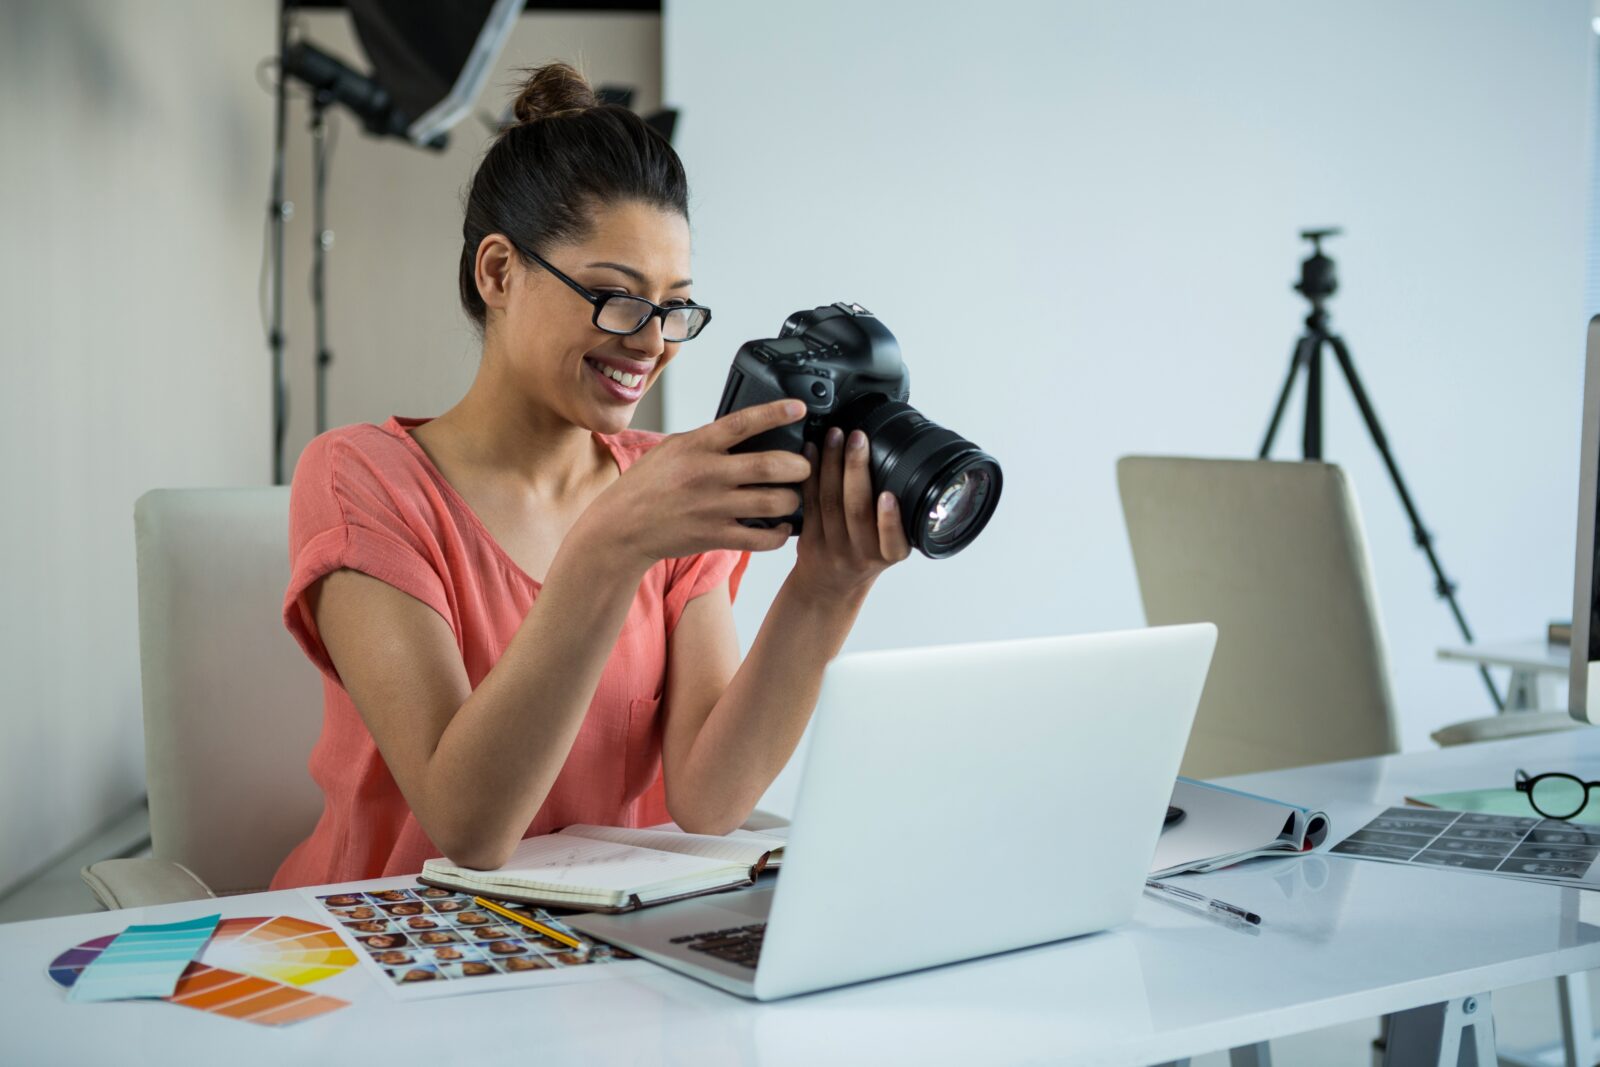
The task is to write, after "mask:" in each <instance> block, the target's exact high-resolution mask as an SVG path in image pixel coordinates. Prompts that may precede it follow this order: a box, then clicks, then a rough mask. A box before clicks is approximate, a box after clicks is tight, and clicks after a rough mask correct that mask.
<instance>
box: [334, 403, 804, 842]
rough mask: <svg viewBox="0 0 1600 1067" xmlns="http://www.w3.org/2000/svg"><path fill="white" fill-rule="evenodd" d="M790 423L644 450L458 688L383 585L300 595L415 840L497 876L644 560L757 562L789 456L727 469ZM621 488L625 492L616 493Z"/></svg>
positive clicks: (550, 774) (426, 623) (429, 620)
mask: <svg viewBox="0 0 1600 1067" xmlns="http://www.w3.org/2000/svg"><path fill="white" fill-rule="evenodd" d="M803 411H804V409H803V408H800V410H799V412H794V411H793V409H789V410H788V411H785V410H783V406H782V405H781V404H773V405H768V406H767V407H766V408H752V409H747V410H746V411H743V412H735V413H734V415H730V416H727V417H726V418H724V419H722V420H719V421H718V422H717V423H713V424H712V425H711V426H708V427H704V428H702V429H701V430H698V431H695V432H694V433H691V434H685V435H681V436H680V437H679V438H676V439H671V440H669V441H667V442H664V443H663V444H662V445H660V446H658V447H657V448H656V449H655V450H653V451H652V452H651V453H650V454H648V455H646V456H645V457H643V458H642V459H641V460H640V461H639V462H638V463H637V464H635V465H634V466H633V467H632V468H630V469H629V471H628V473H627V474H625V475H624V476H623V477H622V478H621V479H619V480H618V481H617V482H616V483H614V484H613V485H612V486H611V487H610V488H609V489H607V490H606V492H605V493H602V494H601V496H600V497H599V498H597V499H596V501H595V502H594V504H592V505H590V507H589V508H588V510H586V511H585V512H584V513H583V515H582V516H580V517H579V520H578V522H577V523H576V524H575V525H574V526H573V529H572V530H571V532H570V533H569V534H568V535H567V537H566V539H565V540H564V541H563V542H562V544H561V547H560V549H558V550H557V552H556V556H555V559H554V561H553V562H552V563H551V565H550V570H549V573H548V574H547V575H546V578H545V582H544V585H543V587H542V588H541V590H540V593H539V596H538V597H537V599H536V600H535V601H534V604H533V607H532V608H531V609H530V610H529V611H528V614H527V616H526V617H525V618H524V619H523V621H522V624H521V625H520V626H519V627H518V629H517V632H516V634H515V635H514V636H513V638H512V640H511V643H510V644H509V645H508V646H507V648H506V651H505V652H504V654H503V655H502V656H501V657H500V659H499V661H498V662H497V663H496V664H495V665H494V667H493V668H491V669H490V671H489V672H488V674H487V675H485V676H484V678H483V680H482V681H481V682H480V683H479V685H478V687H477V688H476V689H473V688H472V687H471V685H470V683H469V681H468V679H467V675H466V668H465V666H464V665H463V663H462V661H461V655H460V652H459V650H458V649H457V647H456V643H455V637H454V635H453V634H452V633H451V631H450V628H449V626H448V625H447V624H446V623H445V621H444V620H443V619H441V618H440V617H439V616H438V615H437V614H436V613H435V612H434V611H433V610H432V609H431V608H428V607H427V606H425V605H423V604H422V603H421V602H420V601H417V600H414V599H412V598H411V597H410V596H408V595H407V594H405V593H402V592H400V591H399V590H397V589H394V588H393V587H391V586H388V585H386V584H384V583H383V582H380V581H378V580H377V579H375V578H371V577H369V576H367V575H364V574H359V573H356V572H353V571H338V572H335V573H334V574H331V575H329V576H328V577H327V578H324V579H323V580H322V581H321V582H320V583H318V585H317V586H316V587H315V588H313V589H312V590H309V591H308V593H307V596H308V598H309V599H310V606H311V609H312V615H313V618H314V620H315V622H316V626H317V630H318V633H319V634H320V636H321V639H322V642H323V645H324V646H325V647H326V648H327V650H328V655H329V657H330V658H331V659H332V661H333V664H334V666H335V668H336V669H337V670H338V672H339V677H340V680H341V681H342V682H343V683H344V686H345V689H346V690H347V691H348V692H349V693H350V697H351V699H352V700H353V701H354V703H355V705H356V708H357V709H358V710H359V711H360V713H361V716H362V719H363V721H364V722H365V723H366V725H367V728H368V730H369V731H371V733H372V736H373V740H374V741H375V742H376V743H377V746H378V751H379V752H380V753H381V754H382V756H383V759H384V762H385V764H386V765H387V766H388V768H389V770H390V773H392V774H393V775H394V778H395V781H396V783H397V784H398V785H399V787H400V791H401V793H402V794H404V796H405V798H406V802H407V804H408V805H410V807H411V810H412V811H413V812H414V813H415V814H416V816H417V820H418V822H419V823H421V825H422V829H423V831H424V832H425V833H426V834H427V835H428V838H429V840H431V841H432V842H433V843H434V844H435V845H437V846H438V847H439V848H440V849H441V850H442V851H443V852H444V853H445V854H446V855H447V856H449V857H450V858H451V859H452V860H453V861H455V862H457V863H459V864H461V865H463V866H468V867H479V868H490V867H497V866H499V865H500V864H501V863H503V862H504V861H505V858H506V856H508V855H509V854H510V852H511V850H512V849H513V848H514V847H515V846H516V843H517V841H518V840H519V839H520V838H521V837H522V834H523V833H524V832H525V831H526V829H527V827H528V824H529V823H530V822H532V821H533V818H534V816H535V815H536V814H537V813H538V810H539V808H540V807H541V806H542V805H543V803H544V800H545V798H546V796H548V795H549V792H550V788H551V786H552V785H554V783H555V780H556V776H557V775H558V774H559V772H560V770H561V767H562V764H564V763H565V762H566V758H567V754H568V752H569V751H570V750H571V748H572V743H573V740H574V739H575V738H576V737H577V734H578V731H579V729H580V727H581V726H582V724H583V717H584V714H585V713H586V711H587V710H588V707H589V704H590V702H591V700H592V699H593V697H594V692H595V689H596V687H597V686H598V685H599V681H600V676H601V674H602V672H603V671H604V669H605V664H606V661H607V659H609V657H610V655H611V650H612V648H613V647H614V646H615V644H616V640H617V635H618V634H619V633H620V632H621V629H622V624H623V622H624V620H625V619H626V618H627V613H628V608H629V605H630V604H631V603H632V601H633V596H634V593H635V592H636V591H637V589H638V586H639V581H640V580H641V578H642V577H643V576H644V573H645V571H646V570H648V569H649V567H650V566H652V565H653V564H654V563H655V561H656V560H658V559H662V558H666V557H668V556H687V555H692V554H694V553H696V552H701V551H705V550H707V549H709V548H722V547H727V548H744V549H751V550H763V549H770V548H775V547H777V546H779V545H781V544H782V543H783V541H784V540H785V538H786V536H787V531H786V530H776V531H772V530H753V529H747V528H746V527H743V526H741V525H739V524H738V522H737V517H738V516H740V515H773V516H778V515H785V514H787V513H788V512H789V511H791V510H793V507H794V503H795V500H796V495H795V493H794V492H793V491H792V490H786V489H760V490H757V489H746V488H743V487H744V486H748V485H751V484H754V483H763V482H764V483H772V482H780V481H784V480H789V481H799V480H800V479H801V478H803V477H804V471H803V470H800V471H797V470H796V468H795V466H794V464H799V465H800V467H802V468H804V467H805V464H804V462H803V461H802V460H800V459H799V457H795V456H790V455H787V454H782V453H779V454H772V453H757V454H748V455H740V456H729V455H727V454H726V449H727V447H729V446H730V445H732V444H733V443H736V442H737V441H739V440H742V439H743V438H744V437H747V436H752V435H754V434H756V433H760V432H762V431H763V430H766V429H770V428H772V427H773V426H775V425H781V424H782V423H784V422H787V421H792V418H791V415H792V416H793V417H795V418H797V417H799V415H800V414H802V413H803ZM624 483H626V484H624Z"/></svg>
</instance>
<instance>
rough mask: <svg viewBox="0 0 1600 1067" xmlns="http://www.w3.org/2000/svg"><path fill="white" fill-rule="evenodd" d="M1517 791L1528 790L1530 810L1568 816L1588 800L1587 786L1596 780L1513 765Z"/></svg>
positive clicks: (1546, 814)
mask: <svg viewBox="0 0 1600 1067" xmlns="http://www.w3.org/2000/svg"><path fill="white" fill-rule="evenodd" d="M1516 786H1517V792H1519V793H1526V794H1528V803H1529V804H1532V805H1533V810H1534V811H1536V812H1538V813H1539V814H1540V815H1543V816H1544V817H1545V818H1547V819H1571V818H1573V817H1574V816H1576V815H1577V814H1578V813H1579V812H1580V811H1582V810H1583V809H1584V807H1585V806H1586V805H1587V804H1588V803H1589V790H1591V789H1593V788H1594V787H1595V786H1600V782H1586V781H1584V780H1583V779H1582V778H1579V777H1578V776H1577V775H1573V774H1559V773H1555V774H1536V775H1534V776H1533V777H1532V778H1529V777H1528V772H1527V771H1525V770H1523V769H1522V768H1520V767H1519V768H1517V778H1516Z"/></svg>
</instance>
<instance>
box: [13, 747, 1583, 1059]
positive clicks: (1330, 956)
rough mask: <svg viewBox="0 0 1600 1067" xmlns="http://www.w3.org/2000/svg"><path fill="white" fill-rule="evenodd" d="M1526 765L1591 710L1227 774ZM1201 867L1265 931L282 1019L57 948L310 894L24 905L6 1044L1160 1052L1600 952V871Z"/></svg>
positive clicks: (195, 1052) (364, 1000)
mask: <svg viewBox="0 0 1600 1067" xmlns="http://www.w3.org/2000/svg"><path fill="white" fill-rule="evenodd" d="M1516 766H1526V767H1527V768H1528V769H1529V770H1530V771H1539V770H1545V769H1558V768H1559V769H1563V770H1572V771H1575V772H1577V773H1580V774H1583V775H1584V776H1585V777H1588V778H1600V732H1593V731H1588V730H1579V731H1572V732H1568V733H1558V734H1546V735H1540V736H1536V737H1528V738H1518V739H1515V740H1511V741H1502V742H1496V743H1493V744H1480V745H1465V746H1461V747H1458V748H1452V749H1446V750H1442V751H1438V752H1428V753H1419V754H1413V755H1408V756H1395V757H1386V758H1382V759H1371V760H1358V761H1352V762H1349V763H1342V764H1329V765H1325V766H1320V767H1310V768H1302V769H1300V770H1296V771H1282V772H1275V773H1272V774H1261V775H1251V776H1245V777H1241V778H1237V779H1233V780H1232V782H1234V783H1237V784H1239V785H1242V786H1243V787H1245V788H1249V789H1255V790H1258V791H1261V792H1265V793H1275V794H1277V795H1279V796H1282V797H1284V798H1286V799H1294V800H1297V801H1300V802H1302V803H1305V804H1310V805H1316V806H1320V807H1323V808H1324V809H1325V810H1327V811H1328V813H1329V814H1330V815H1331V816H1332V818H1333V825H1334V829H1335V835H1336V836H1342V835H1343V834H1344V833H1347V832H1349V831H1351V830H1354V829H1355V828H1356V827H1357V826H1358V825H1360V824H1361V823H1363V822H1364V821H1365V820H1366V819H1367V818H1369V817H1370V816H1371V815H1373V814H1374V813H1376V812H1377V811H1378V810H1379V809H1381V808H1383V807H1385V806H1387V805H1389V804H1392V803H1398V802H1399V801H1400V798H1401V797H1402V796H1403V795H1404V794H1405V793H1406V792H1408V791H1426V792H1440V791H1444V790H1449V789H1459V788H1466V787H1471V786H1477V785H1482V784H1484V783H1486V782H1489V783H1492V782H1503V781H1506V780H1508V779H1509V776H1510V774H1511V769H1512V768H1513V767H1516ZM891 862H892V861H891ZM1188 884H1191V885H1195V886H1198V887H1200V888H1202V889H1203V890H1205V891H1206V892H1209V893H1210V894H1211V895H1213V896H1217V897H1221V898H1223V899H1225V900H1231V901H1234V902H1236V903H1239V904H1243V905H1245V906H1247V907H1249V908H1251V909H1253V910H1255V911H1258V912H1260V913H1261V915H1262V916H1263V918H1264V920H1265V921H1264V923H1263V926H1262V927H1261V930H1260V932H1259V933H1258V934H1256V935H1253V936H1252V935H1250V934H1246V933H1241V932H1238V931H1237V930H1236V929H1233V928H1230V927H1224V926H1220V925H1217V924H1214V923H1212V922H1210V921H1208V920H1206V919H1203V918H1200V917H1197V916H1193V915H1191V914H1190V913H1188V912H1186V911H1183V910H1180V909H1178V908H1174V907H1171V906H1168V905H1165V904H1162V903H1160V902H1159V901H1155V900H1151V899H1149V898H1146V899H1145V900H1143V901H1142V903H1141V904H1140V906H1139V910H1138V913H1137V915H1136V916H1135V919H1134V921H1133V922H1132V923H1130V924H1128V925H1127V926H1125V927H1122V928H1120V929H1118V930H1116V931H1114V932H1110V933H1105V934H1098V935H1094V936H1090V937H1086V938H1079V939H1076V940H1073V941H1068V942H1061V943H1057V944H1054V945H1046V946H1042V947H1039V948H1034V949H1028V950H1024V951H1020V952H1013V953H1009V954H1006V955H1003V956H996V957H990V958H987V959H983V960H977V961H972V962H969V963H964V964H957V965H953V966H948V967H941V968H936V969H934V970H930V971H924V972H921V973H919V974H914V975H906V976H901V977H898V978H889V979H883V980H880V981H876V982H870V983H865V984H863V985H859V986H855V987H852V988H848V989H841V990H833V991H829V992H824V993H816V994H812V995H809V996H802V997H797V998H794V999H791V1000H787V1001H779V1002H776V1003H772V1004H765V1005H762V1004H754V1003H750V1002H747V1001H743V1000H740V999H738V998H736V997H732V996H729V995H727V994H725V993H722V992H719V991H717V990H715V989H712V988H710V987H707V986H704V985H701V984H699V983H698V982H695V981H692V980H690V979H688V978H683V977H680V976H678V975H675V974H672V973H669V972H667V971H664V970H660V971H656V970H652V971H650V972H648V973H646V974H643V975H641V976H640V977H637V978H630V979H626V980H616V981H609V982H596V983H592V984H586V985H574V986H564V987H556V988H549V989H543V990H536V991H518V992H501V993H487V994H479V995H474V996H463V997H455V998H449V999H443V1000H434V1001H423V1002H414V1003H409V1004H406V1003H401V1002H398V1001H395V1000H392V999H390V997H389V995H388V994H387V992H386V991H384V990H383V989H381V988H379V987H378V986H377V985H376V983H374V982H372V981H370V980H369V979H368V978H367V977H366V976H365V975H364V974H362V973H361V972H359V971H355V970H352V971H350V972H347V973H346V974H344V975H341V976H339V977H338V978H334V979H331V980H329V981H326V982H322V983H319V984H318V985H316V986H314V987H312V988H314V989H315V990H316V991H318V992H327V993H330V994H333V995H336V996H345V997H347V998H350V999H352V1000H353V1001H354V1004H353V1006H352V1007H350V1008H347V1009H344V1010H343V1011H339V1012H336V1013H334V1014H332V1015H329V1016H326V1017H323V1018H320V1019H313V1020H310V1021H307V1022H304V1023H300V1024H297V1025H294V1026H291V1027H288V1028H285V1029H283V1030H270V1029H267V1028H262V1027H256V1026H252V1025H250V1024H247V1023H239V1022H234V1021H232V1020H228V1019H223V1018H218V1017H215V1016H211V1015H206V1014H203V1013H200V1012H195V1011H189V1010H185V1009H183V1008H179V1007H175V1006H172V1005H167V1004H158V1003H115V1004H88V1005H85V1004H69V1003H67V1002H66V1000H65V998H64V994H63V991H62V990H61V989H59V988H57V987H56V986H55V985H54V984H53V983H51V982H50V980H49V979H48V978H47V977H46V976H45V973H44V968H45V965H46V964H47V963H48V962H49V961H50V960H51V959H52V958H53V957H54V956H55V955H56V953H58V952H59V951H61V950H62V949H64V948H67V947H68V946H70V945H73V944H76V943H77V942H79V941H82V940H84V939H86V938H89V937H92V936H95V935H99V934H104V933H107V932H111V931H114V930H116V929H120V928H121V926H123V925H125V924H126V923H129V922H167V921H172V920H175V919H179V918H185V917H192V916H198V915H203V914H207V913H208V912H210V911H213V910H217V909H219V908H220V910H222V912H223V913H224V914H225V915H249V914H260V915H270V914H276V913H279V912H284V913H291V914H301V915H304V916H306V917H307V918H313V917H315V916H314V913H313V912H312V911H311V910H310V909H309V908H307V907H306V905H304V904H303V903H301V898H300V896H299V895H298V894H296V893H266V894H257V895H252V896H245V897H232V898H226V899H223V900H221V901H215V902H194V903H185V904H174V905H167V906H165V907H160V908H146V909H130V910H128V911H126V912H121V913H117V914H114V915H108V914H104V913H101V914H95V915H82V916H67V917H64V918H58V919H45V920H40V921H37V922H30V923H17V924H13V925H9V926H0V989H3V990H4V991H5V994H6V995H5V996H4V997H3V998H0V1061H4V1062H8V1063H47V1062H48V1063H82V1062H92V1061H107V1060H110V1059H112V1058H115V1059H116V1060H117V1061H118V1062H127V1063H151V1064H157V1063H159V1064H170V1063H184V1062H221V1061H226V1062H229V1063H237V1064H269V1065H271V1067H281V1065H282V1064H283V1063H285V1062H317V1063H326V1062H342V1063H367V1062H377V1061H379V1060H394V1061H397V1062H422V1061H424V1060H428V1061H430V1062H440V1063H467V1062H469V1061H471V1062H473V1063H479V1062H483V1061H496V1060H507V1061H510V1060H516V1061H519V1062H535V1061H536V1062H538V1063H540V1064H555V1063H583V1064H611V1063H617V1064H622V1063H626V1064H669V1063H694V1064H697V1065H699V1064H711V1065H716V1064H750V1063H759V1064H796V1065H802V1064H803V1065H812V1064H818V1063H825V1064H835V1065H838V1064H849V1063H856V1062H861V1061H863V1060H869V1059H875V1060H880V1061H882V1060H887V1061H889V1062H915V1063H936V1064H942V1063H958V1064H971V1063H986V1064H989V1063H1010V1062H1023V1061H1029V1062H1037V1061H1040V1060H1058V1061H1061V1062H1068V1063H1073V1064H1093V1063H1152V1062H1160V1061H1166V1060H1173V1059H1178V1058H1181V1057H1184V1056H1188V1055H1192V1054H1198V1053H1202V1052H1207V1051H1211V1050H1216V1049H1223V1048H1229V1047H1234V1046H1240V1045H1247V1044H1251V1043H1254V1042H1258V1041H1263V1040H1267V1039H1270V1038H1273V1037H1278V1036H1282V1035H1286V1034H1290V1033H1297V1032H1301V1031H1304V1030H1309V1029H1312V1028H1315V1027H1321V1026H1327V1025H1332V1024H1335V1023H1340V1022H1345V1021H1349V1020H1354V1019H1361V1018H1368V1017H1371V1016H1375V1015H1379V1014H1383V1013H1385V1012H1391V1011H1398V1010H1403V1009H1408V1008H1413V1007H1417V1006H1421V1005H1425V1004H1430V1003H1434V1002H1439V1001H1446V1000H1451V999H1453V998H1460V997H1463V996H1467V995H1470V994H1478V993H1483V992H1486V991H1492V990H1494V989H1496V988H1501V987H1505V986H1509V985H1513V984H1517V983H1521V982H1528V981H1533V980H1536V979H1542V978H1551V977H1555V976H1558V975H1563V974H1567V973H1570V972H1574V971H1580V970H1587V969H1592V968H1596V967H1600V893H1581V892H1580V891H1578V890H1573V889H1562V888H1559V887H1554V886H1546V885H1532V884H1523V883H1518V882H1515V881H1512V880H1509V879H1497V878H1492V877H1487V876H1482V875H1474V874H1467V873H1462V872H1456V871H1449V870H1439V871H1431V870H1424V869H1413V868H1407V867H1400V866H1391V865H1386V864H1381V863H1374V862H1370V861H1360V860H1352V859H1344V858H1341V857H1337V856H1324V855H1313V856H1309V857H1302V858H1298V859H1291V858H1286V859H1276V860H1270V861H1263V862H1258V863H1252V864H1247V865H1244V866H1243V867H1240V868H1235V869H1233V870H1230V871H1222V872H1218V873H1216V874H1212V875H1206V876H1204V877H1203V878H1197V879H1189V880H1188ZM846 905H847V898H846V897H845V896H844V895H843V894H841V908H843V907H845V906H846ZM996 906H1001V905H998V904H996V903H995V902H993V901H988V902H985V905H984V907H996ZM982 920H983V914H982V910H981V909H974V910H973V911H972V912H970V913H967V914H965V915H958V916H953V917H952V921H967V922H981V921H982ZM933 936H936V932H934V934H933Z"/></svg>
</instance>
